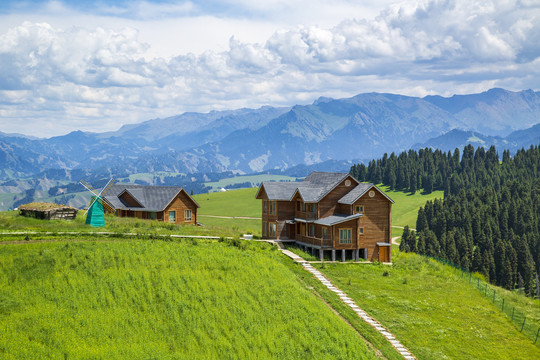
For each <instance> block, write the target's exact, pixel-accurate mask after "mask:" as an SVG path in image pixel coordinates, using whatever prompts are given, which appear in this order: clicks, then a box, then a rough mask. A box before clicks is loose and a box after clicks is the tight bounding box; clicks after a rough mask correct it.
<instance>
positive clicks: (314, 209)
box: [308, 204, 317, 213]
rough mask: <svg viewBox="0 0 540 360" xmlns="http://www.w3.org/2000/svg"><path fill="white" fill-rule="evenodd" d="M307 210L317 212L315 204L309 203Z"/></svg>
mask: <svg viewBox="0 0 540 360" xmlns="http://www.w3.org/2000/svg"><path fill="white" fill-rule="evenodd" d="M308 209H309V211H310V212H312V213H314V212H317V204H309V208H308Z"/></svg>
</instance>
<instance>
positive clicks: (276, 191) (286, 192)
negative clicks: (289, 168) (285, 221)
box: [261, 181, 300, 201]
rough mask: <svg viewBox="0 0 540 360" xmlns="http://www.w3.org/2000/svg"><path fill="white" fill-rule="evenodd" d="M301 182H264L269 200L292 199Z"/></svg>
mask: <svg viewBox="0 0 540 360" xmlns="http://www.w3.org/2000/svg"><path fill="white" fill-rule="evenodd" d="M298 184H300V183H299V182H266V181H265V182H263V183H262V184H261V186H262V185H264V190H265V191H266V195H268V199H269V200H286V201H289V200H291V197H292V195H293V194H294V192H295V191H296V189H297V188H298Z"/></svg>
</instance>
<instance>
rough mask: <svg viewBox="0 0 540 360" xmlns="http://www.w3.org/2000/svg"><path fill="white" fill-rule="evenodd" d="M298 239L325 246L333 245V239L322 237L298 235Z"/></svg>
mask: <svg viewBox="0 0 540 360" xmlns="http://www.w3.org/2000/svg"><path fill="white" fill-rule="evenodd" d="M296 240H297V241H300V242H303V243H306V244H312V245H318V246H323V247H332V246H333V244H332V239H321V238H316V237H313V236H305V235H297V236H296Z"/></svg>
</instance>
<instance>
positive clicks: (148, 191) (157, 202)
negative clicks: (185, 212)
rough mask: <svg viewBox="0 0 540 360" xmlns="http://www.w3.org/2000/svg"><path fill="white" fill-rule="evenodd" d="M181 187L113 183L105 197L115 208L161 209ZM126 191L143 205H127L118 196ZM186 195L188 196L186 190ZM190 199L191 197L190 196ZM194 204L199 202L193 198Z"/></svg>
mask: <svg viewBox="0 0 540 360" xmlns="http://www.w3.org/2000/svg"><path fill="white" fill-rule="evenodd" d="M182 190H183V189H182V188H181V187H179V186H149V185H134V184H115V185H113V186H111V188H110V189H109V191H108V192H107V194H106V195H105V199H106V200H108V201H109V202H110V203H111V205H112V206H113V207H114V208H115V209H124V210H139V211H140V210H144V211H163V210H164V209H165V208H166V207H167V205H169V204H170V202H171V201H172V200H173V199H174V198H175V197H176V195H178V193H180V192H181V191H182ZM125 191H127V192H128V193H129V194H130V195H131V196H132V197H133V198H135V200H137V201H138V202H139V203H140V204H141V205H142V206H143V207H142V208H140V207H129V206H128V205H127V204H125V203H124V202H123V201H122V200H121V199H120V198H119V196H120V195H121V194H122V193H123V192H125ZM186 195H187V196H188V197H190V196H189V195H188V194H187V192H186ZM190 199H191V200H193V198H191V197H190ZM193 202H194V203H195V205H196V206H197V207H199V204H197V202H196V201H195V200H193Z"/></svg>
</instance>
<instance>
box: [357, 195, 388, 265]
mask: <svg viewBox="0 0 540 360" xmlns="http://www.w3.org/2000/svg"><path fill="white" fill-rule="evenodd" d="M373 191H374V192H375V196H374V197H372V198H370V197H369V194H368V193H366V194H365V195H364V196H362V197H361V198H360V199H358V200H357V201H356V202H355V203H354V204H353V209H354V207H355V206H356V205H363V206H364V216H362V217H361V218H360V221H359V223H360V224H359V227H363V228H364V234H363V235H360V236H359V242H358V246H359V248H360V249H362V248H365V249H367V250H368V253H367V256H368V260H371V261H378V260H379V254H378V249H377V243H378V242H386V243H390V242H391V240H392V239H391V206H392V204H391V203H390V201H388V199H386V197H384V196H383V195H382V194H381V193H379V192H378V191H377V190H373ZM389 256H390V254H389V255H388V257H389ZM388 261H390V259H388Z"/></svg>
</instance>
